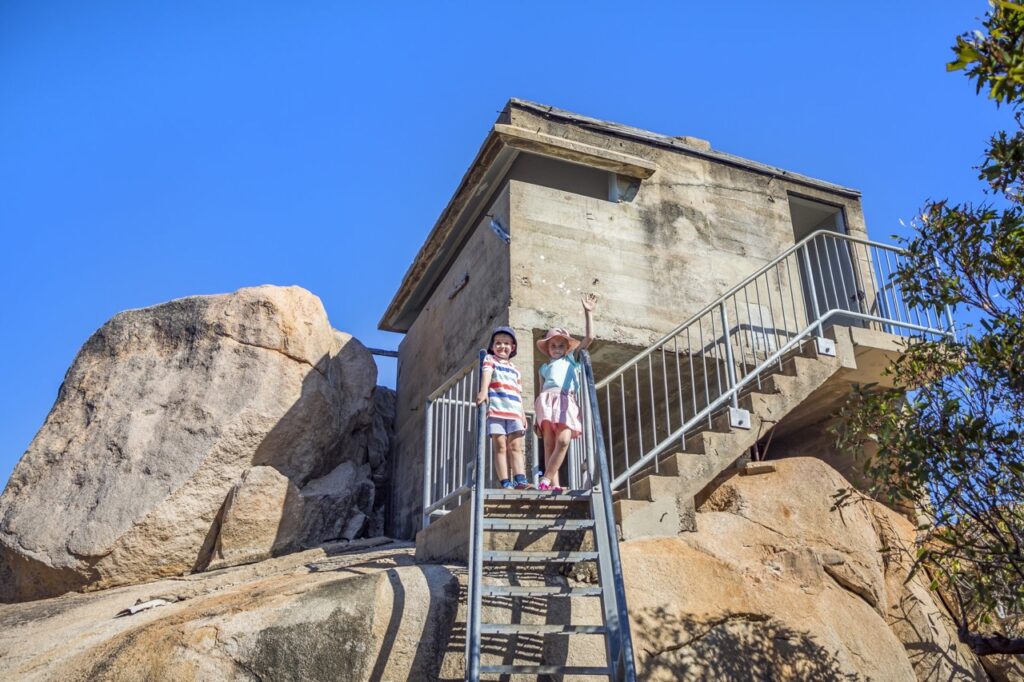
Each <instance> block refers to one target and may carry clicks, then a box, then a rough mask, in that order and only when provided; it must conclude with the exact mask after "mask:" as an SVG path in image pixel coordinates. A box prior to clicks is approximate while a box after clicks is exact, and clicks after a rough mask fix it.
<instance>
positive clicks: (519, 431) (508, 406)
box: [476, 327, 531, 490]
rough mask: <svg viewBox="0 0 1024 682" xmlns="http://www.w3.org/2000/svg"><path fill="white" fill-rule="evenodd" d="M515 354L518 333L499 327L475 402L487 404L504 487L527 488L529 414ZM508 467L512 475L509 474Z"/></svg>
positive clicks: (496, 466)
mask: <svg viewBox="0 0 1024 682" xmlns="http://www.w3.org/2000/svg"><path fill="white" fill-rule="evenodd" d="M515 354H516V333H515V332H514V331H512V328H511V327H498V328H497V329H495V330H494V332H492V333H491V342H490V343H489V344H488V345H487V356H486V357H485V358H484V367H483V374H482V375H481V377H480V391H479V392H478V393H477V395H476V404H477V405H483V404H484V403H488V405H487V433H488V434H490V436H491V444H492V446H493V449H494V471H495V473H497V474H498V479H499V480H500V481H501V487H502V488H515V489H516V490H526V489H527V488H530V487H531V486H530V484H529V482H528V481H527V479H526V458H525V457H524V455H523V450H524V448H523V445H524V444H525V441H524V440H523V436H524V435H525V433H526V414H525V413H524V412H523V382H522V379H521V377H520V374H519V370H518V369H516V366H515V365H513V364H512V362H511V359H510V358H513V357H515ZM509 469H511V470H512V473H513V478H511V479H510V478H509V476H508V473H509Z"/></svg>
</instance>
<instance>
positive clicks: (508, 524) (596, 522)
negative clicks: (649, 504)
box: [466, 351, 636, 681]
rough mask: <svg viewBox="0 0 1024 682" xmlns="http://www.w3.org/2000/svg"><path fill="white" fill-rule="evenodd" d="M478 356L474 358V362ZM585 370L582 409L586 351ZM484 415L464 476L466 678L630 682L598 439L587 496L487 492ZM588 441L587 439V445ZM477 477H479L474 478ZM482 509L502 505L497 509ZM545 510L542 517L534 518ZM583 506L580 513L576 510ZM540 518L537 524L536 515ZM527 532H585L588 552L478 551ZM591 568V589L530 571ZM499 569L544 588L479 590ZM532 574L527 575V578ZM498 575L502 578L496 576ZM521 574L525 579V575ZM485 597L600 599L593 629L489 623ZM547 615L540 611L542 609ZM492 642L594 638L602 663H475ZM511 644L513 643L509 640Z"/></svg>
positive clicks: (628, 644) (587, 369)
mask: <svg viewBox="0 0 1024 682" xmlns="http://www.w3.org/2000/svg"><path fill="white" fill-rule="evenodd" d="M482 361H483V353H482V352H481V362H482ZM581 361H582V365H583V367H584V377H583V382H582V385H584V386H587V387H589V388H588V391H587V393H586V395H584V396H582V398H583V400H584V404H585V405H587V406H592V405H593V404H594V403H593V402H591V401H592V400H593V398H594V392H593V385H594V384H593V368H592V366H591V363H590V357H589V355H587V353H586V351H583V352H582V353H581ZM584 413H585V414H587V415H588V417H589V418H588V420H587V421H588V425H587V426H588V429H589V428H590V426H591V424H590V420H592V419H596V420H597V421H598V423H597V424H595V425H594V426H596V427H597V428H596V430H592V431H591V433H600V424H599V421H600V416H599V415H598V414H597V413H596V412H595V411H593V410H592V409H585V410H584ZM485 418H486V408H485V407H483V406H481V407H480V408H478V411H477V420H478V421H477V430H476V432H477V434H479V436H478V442H477V448H476V458H477V459H476V466H475V467H473V473H471V480H472V490H471V493H470V497H471V503H470V504H471V506H472V511H471V514H472V516H471V526H470V538H471V544H470V547H469V562H468V563H469V569H470V576H469V590H468V609H467V611H468V617H467V628H466V644H467V652H466V661H467V665H466V679H467V680H478V679H480V676H481V675H482V674H498V675H510V674H525V675H573V676H600V677H605V678H610V679H613V680H625V681H632V680H635V679H636V673H635V670H634V661H633V645H632V639H631V635H630V632H629V619H628V615H627V612H626V594H625V586H624V583H623V579H622V564H621V562H620V559H619V547H618V540H617V538H616V536H615V523H614V516H613V515H612V497H611V494H610V490H611V488H610V478H609V472H608V469H607V465H606V463H605V459H604V457H603V456H602V455H601V452H600V448H601V447H602V444H601V441H600V438H598V439H597V441H596V443H594V445H596V447H597V448H598V452H597V453H595V454H596V456H595V457H592V458H591V461H592V462H593V464H594V465H595V468H596V470H597V475H598V481H597V485H595V486H593V487H592V488H591V489H590V490H584V491H570V492H568V493H563V494H553V493H546V492H540V491H509V490H501V489H497V490H495V489H489V488H488V487H487V480H486V475H484V472H486V471H487V456H488V453H487V443H486V436H485V433H484V432H485V429H484V421H485ZM588 441H591V439H588ZM476 472H481V475H477V474H476ZM489 503H506V504H505V505H504V506H502V505H499V504H495V505H493V506H489ZM541 507H544V508H545V510H546V514H543V512H540V509H541ZM581 507H582V509H580V508H581ZM542 514H543V516H544V517H543V518H538V517H539V516H542ZM488 531H490V532H509V531H528V532H531V533H535V534H536V533H541V534H559V533H576V534H578V533H580V532H583V533H588V534H590V536H591V544H592V548H593V549H592V550H590V551H587V550H582V551H581V550H576V551H573V550H566V549H557V550H555V551H536V550H529V551H514V550H486V549H484V533H485V532H488ZM581 562H596V565H597V587H570V586H567V585H564V584H550V583H552V582H555V581H553V580H551V576H550V574H547V575H545V574H544V572H543V571H541V572H539V573H538V572H537V571H536V569H537V568H538V567H540V568H546V567H550V566H552V565H558V564H577V563H581ZM496 568H497V569H501V571H500V572H498V575H497V578H498V579H499V580H501V579H503V578H504V579H505V580H507V582H510V583H511V582H518V583H522V582H524V581H530V582H533V583H537V582H540V583H543V584H508V585H501V584H499V585H494V584H490V585H488V584H485V582H484V575H485V571H492V570H493V569H496ZM531 570H532V572H531ZM501 572H504V573H505V574H506V575H505V576H502V575H501ZM524 573H525V574H526V575H524ZM485 597H491V598H505V599H509V600H518V599H527V598H529V599H534V600H536V599H541V600H545V601H546V600H551V599H565V598H570V599H572V598H598V599H600V600H601V607H602V608H601V611H600V613H601V622H599V623H557V624H552V623H544V624H533V623H490V622H483V621H482V612H483V600H484V598H485ZM545 610H547V609H545ZM491 635H499V636H501V635H514V636H521V635H526V636H538V637H543V636H544V635H564V636H587V635H589V636H601V637H603V638H604V643H605V646H604V650H605V661H603V662H594V663H593V664H591V665H551V664H543V663H538V664H533V665H523V664H516V663H510V664H491V665H482V664H481V646H482V640H484V639H485V638H486V637H488V636H491ZM510 641H512V640H510Z"/></svg>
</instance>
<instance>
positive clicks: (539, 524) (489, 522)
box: [483, 517, 594, 532]
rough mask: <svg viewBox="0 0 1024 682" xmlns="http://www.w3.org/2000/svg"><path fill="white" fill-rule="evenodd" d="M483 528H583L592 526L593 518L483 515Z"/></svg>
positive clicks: (551, 529)
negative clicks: (517, 517) (506, 517)
mask: <svg viewBox="0 0 1024 682" xmlns="http://www.w3.org/2000/svg"><path fill="white" fill-rule="evenodd" d="M483 527H484V530H550V531H556V532H557V531H563V530H583V529H587V528H593V527H594V521H593V519H562V518H558V519H501V518H494V517H484V524H483Z"/></svg>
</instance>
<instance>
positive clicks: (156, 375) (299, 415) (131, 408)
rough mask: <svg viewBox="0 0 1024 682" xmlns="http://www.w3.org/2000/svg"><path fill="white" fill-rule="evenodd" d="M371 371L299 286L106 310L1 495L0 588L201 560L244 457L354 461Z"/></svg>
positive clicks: (301, 464)
mask: <svg viewBox="0 0 1024 682" xmlns="http://www.w3.org/2000/svg"><path fill="white" fill-rule="evenodd" d="M375 383H376V368H375V365H374V363H373V359H372V357H371V355H370V353H369V351H367V350H366V348H364V347H363V346H362V344H360V343H359V342H358V341H356V340H355V339H353V338H352V337H351V336H349V335H347V334H343V333H341V332H337V331H336V330H334V329H332V328H331V325H330V324H329V322H328V320H327V315H326V313H325V312H324V308H323V305H322V304H321V302H320V300H319V299H318V298H317V297H316V296H314V295H313V294H311V293H309V292H308V291H305V290H303V289H301V288H298V287H286V288H282V287H271V286H264V287H256V288H250V289H241V290H239V291H237V292H235V293H233V294H226V295H217V296H197V297H190V298H184V299H180V300H175V301H171V302H169V303H164V304H162V305H158V306H154V307H151V308H144V309H139V310H129V311H126V312H123V313H120V314H118V315H116V316H115V317H114V318H113V319H111V320H110V321H109V322H107V323H106V324H105V325H103V327H101V328H100V329H99V330H98V331H97V332H96V333H95V334H93V336H92V337H91V338H90V339H89V340H88V341H87V342H86V344H85V345H84V346H83V347H82V349H81V351H79V353H78V356H77V357H76V358H75V361H74V363H73V364H72V366H71V368H70V369H69V370H68V373H67V376H66V377H65V380H64V383H63V385H62V386H61V388H60V391H59V394H58V396H57V401H56V404H55V405H54V407H53V409H52V410H51V412H50V414H49V416H48V417H47V419H46V422H45V423H44V424H43V426H42V428H41V429H40V431H39V433H38V434H37V435H36V437H35V439H34V440H33V441H32V443H31V444H30V445H29V448H28V450H27V451H26V452H25V454H24V456H23V457H22V459H21V461H20V462H19V463H18V465H17V467H16V468H15V470H14V473H13V474H12V476H11V479H10V481H9V483H8V485H7V488H6V490H5V491H4V493H3V495H2V496H0V600H2V601H12V600H14V601H16V600H24V599H33V598H39V597H44V596H49V595H54V594H59V593H62V592H65V591H68V590H73V589H80V588H90V589H94V588H100V587H107V586H111V585H118V584H125V583H133V582H139V581H144V580H149V579H152V578H155V577H158V576H167V575H174V574H181V573H185V572H189V571H191V570H194V569H197V568H201V567H203V566H205V565H206V563H207V562H208V561H209V558H210V554H211V552H212V550H213V548H214V546H215V544H216V540H217V537H216V535H217V531H218V528H219V525H218V524H217V523H215V520H216V518H217V516H218V512H219V511H220V510H221V508H222V506H223V504H224V502H225V498H226V496H227V493H228V491H229V490H230V489H231V488H232V486H233V485H235V484H236V483H237V482H238V481H239V479H240V478H241V476H242V473H243V472H244V471H245V470H247V469H249V468H250V467H253V466H267V467H272V468H273V469H275V470H276V471H278V472H280V473H281V474H282V475H283V476H285V477H287V478H288V479H289V480H290V481H291V482H292V483H293V484H294V485H295V486H297V487H299V488H301V487H302V486H303V485H304V484H305V483H306V482H308V481H309V480H311V479H314V478H317V477H320V476H323V475H325V474H327V473H329V472H330V471H332V470H333V469H335V468H336V467H338V466H339V465H341V464H342V463H344V462H345V461H347V460H349V459H353V460H356V461H357V462H358V463H360V464H361V463H362V462H365V461H366V460H367V459H368V458H369V454H368V452H367V448H366V443H365V441H366V437H365V433H366V432H367V431H368V430H370V429H371V428H372V406H373V393H374V385H375Z"/></svg>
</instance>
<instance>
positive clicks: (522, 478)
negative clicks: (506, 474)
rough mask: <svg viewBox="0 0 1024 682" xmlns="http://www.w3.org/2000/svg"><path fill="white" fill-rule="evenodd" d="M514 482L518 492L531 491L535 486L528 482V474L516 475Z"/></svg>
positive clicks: (513, 478)
mask: <svg viewBox="0 0 1024 682" xmlns="http://www.w3.org/2000/svg"><path fill="white" fill-rule="evenodd" d="M512 482H513V484H514V485H515V489H516V490H529V489H531V488H532V487H533V486H532V485H530V482H529V481H528V480H526V474H516V475H515V476H513V477H512Z"/></svg>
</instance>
